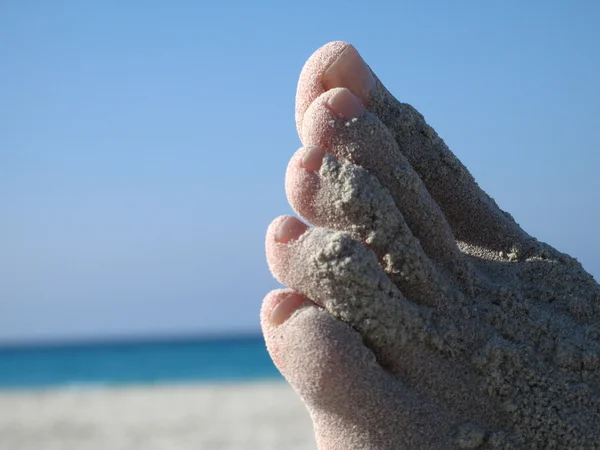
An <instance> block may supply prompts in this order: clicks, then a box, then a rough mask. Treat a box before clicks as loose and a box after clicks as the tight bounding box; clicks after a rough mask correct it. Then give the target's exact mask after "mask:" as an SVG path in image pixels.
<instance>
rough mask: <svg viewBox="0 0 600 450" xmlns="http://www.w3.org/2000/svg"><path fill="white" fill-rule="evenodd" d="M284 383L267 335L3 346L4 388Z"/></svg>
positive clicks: (0, 383)
mask: <svg viewBox="0 0 600 450" xmlns="http://www.w3.org/2000/svg"><path fill="white" fill-rule="evenodd" d="M261 379H282V378H281V375H280V374H279V372H278V371H277V369H276V368H275V366H274V365H273V363H272V361H271V359H270V357H269V355H268V353H267V350H266V348H265V343H264V340H263V338H262V336H243V337H241V336H236V337H218V338H215V337H211V338H193V339H190V338H188V339H170V340H166V339H165V340H136V341H111V342H87V343H66V344H48V345H12V346H3V347H2V346H0V389H3V390H5V389H10V390H12V389H32V388H33V389H38V388H41V389H46V388H62V387H71V388H78V387H91V386H94V387H104V386H114V385H131V384H164V383H169V384H171V383H195V382H206V383H220V382H241V381H253V380H261Z"/></svg>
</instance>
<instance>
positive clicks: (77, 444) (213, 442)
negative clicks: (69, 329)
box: [0, 381, 316, 450]
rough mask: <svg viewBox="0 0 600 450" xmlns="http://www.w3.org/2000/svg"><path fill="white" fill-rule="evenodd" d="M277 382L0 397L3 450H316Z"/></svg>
mask: <svg viewBox="0 0 600 450" xmlns="http://www.w3.org/2000/svg"><path fill="white" fill-rule="evenodd" d="M314 442H315V441H314V437H313V429H312V424H311V421H310V418H309V416H308V414H307V413H306V409H305V408H304V405H303V404H302V403H301V401H300V400H299V399H298V397H297V396H296V394H295V393H294V392H293V391H292V389H291V388H290V387H289V386H288V385H287V384H285V383H283V382H278V381H272V382H271V381H269V382H252V383H243V384H220V385H201V384H198V385H193V384H190V385H157V386H139V387H138V386H136V387H111V388H72V389H52V390H40V391H25V390H22V391H3V392H0V449H1V450H31V449H36V450H68V449H78V450H96V449H97V450H106V449H111V450H121V449H122V450H134V449H144V450H187V449H194V450H198V449H211V450H212V449H215V450H229V449H232V450H233V449H263V450H268V449H284V448H285V449H288V450H314V449H315V448H316V446H315V443H314Z"/></svg>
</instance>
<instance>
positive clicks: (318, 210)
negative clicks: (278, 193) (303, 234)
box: [286, 147, 443, 305]
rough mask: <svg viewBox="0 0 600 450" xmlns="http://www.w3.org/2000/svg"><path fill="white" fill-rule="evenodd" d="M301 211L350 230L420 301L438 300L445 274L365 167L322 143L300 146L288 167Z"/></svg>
mask: <svg viewBox="0 0 600 450" xmlns="http://www.w3.org/2000/svg"><path fill="white" fill-rule="evenodd" d="M286 192H287V196H288V200H289V202H290V204H291V205H292V207H293V208H294V209H295V211H296V212H297V213H298V214H299V215H300V216H301V217H302V218H303V219H305V220H306V221H308V222H310V223H312V224H313V225H316V226H318V227H322V228H328V229H332V230H337V231H346V232H348V233H350V235H351V236H352V237H353V238H354V239H356V240H358V241H360V242H361V243H363V244H364V245H365V246H367V247H368V248H370V249H372V250H373V251H374V252H375V254H376V255H377V258H378V260H379V263H380V265H381V266H382V268H383V270H384V271H385V273H386V274H387V275H388V276H389V277H390V279H391V280H392V281H393V282H394V284H395V285H396V286H397V287H398V288H399V289H400V290H401V291H402V293H403V294H404V295H405V296H406V297H407V298H410V299H411V300H412V301H415V302H417V303H423V304H428V305H434V304H436V303H437V302H438V301H440V300H441V297H442V295H443V294H442V291H443V288H442V285H443V282H442V279H441V277H440V276H439V274H438V273H437V270H436V268H435V266H434V265H433V263H432V262H431V260H430V259H429V258H428V257H427V255H426V254H425V252H424V251H423V249H422V248H421V245H420V243H419V241H418V239H416V238H415V237H414V236H413V235H412V233H411V231H410V229H409V227H408V225H407V223H406V222H405V220H404V218H403V217H402V214H401V213H400V211H399V210H398V208H397V207H396V205H395V203H394V200H393V199H392V197H391V196H390V194H389V192H388V191H387V190H386V189H385V188H384V187H383V186H382V185H381V184H380V183H379V181H378V180H377V178H376V177H375V176H373V175H372V174H371V173H369V172H368V171H367V170H365V169H364V168H362V167H360V166H357V165H355V164H352V163H349V162H342V163H340V162H338V161H337V160H336V159H335V158H334V157H333V156H331V155H330V154H328V153H325V151H324V150H323V149H321V148H320V147H309V148H307V149H300V150H298V152H296V154H295V155H294V156H293V157H292V159H291V161H290V163H289V165H288V169H287V173H286Z"/></svg>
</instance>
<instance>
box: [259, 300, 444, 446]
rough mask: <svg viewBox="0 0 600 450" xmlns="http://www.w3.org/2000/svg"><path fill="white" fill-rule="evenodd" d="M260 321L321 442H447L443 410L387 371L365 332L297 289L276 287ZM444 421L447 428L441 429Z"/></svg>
mask: <svg viewBox="0 0 600 450" xmlns="http://www.w3.org/2000/svg"><path fill="white" fill-rule="evenodd" d="M261 326H262V330H263V334H264V337H265V342H266V345H267V349H268V351H269V354H270V355H271V357H272V358H273V361H274V362H275V364H276V366H277V368H278V369H279V370H280V372H281V373H282V374H283V376H284V377H285V378H286V380H287V381H288V382H289V383H290V384H291V385H292V387H293V388H294V390H295V391H296V392H297V393H298V394H299V395H300V397H301V398H302V400H303V401H304V403H305V404H306V406H307V408H308V410H309V412H310V415H311V417H312V419H313V422H314V426H315V435H316V439H317V443H318V446H319V448H321V449H331V448H346V449H356V448H374V449H375V448H376V449H378V450H384V449H397V448H443V447H441V446H440V445H439V441H438V442H436V440H434V439H435V438H434V436H436V435H437V436H438V437H439V436H441V435H444V434H446V435H447V434H448V431H447V430H444V429H443V428H442V427H445V424H443V422H442V421H439V422H440V427H439V428H438V429H435V428H433V429H432V427H431V417H432V414H436V413H437V411H435V410H433V408H431V405H426V404H425V403H424V402H423V401H422V399H419V398H418V397H417V396H416V395H415V394H414V393H413V392H411V391H410V390H409V389H407V388H406V387H405V386H404V385H403V384H402V383H401V382H400V381H399V380H397V379H396V378H394V377H393V376H391V375H390V374H389V373H387V372H385V371H384V370H383V369H382V368H381V367H380V366H379V364H378V363H377V361H376V359H375V356H374V354H373V353H372V352H371V351H370V350H369V349H368V348H367V347H365V346H364V344H363V342H362V338H361V336H360V335H359V334H358V333H357V332H356V331H354V330H353V329H352V328H351V327H349V326H348V325H346V324H344V323H342V322H340V321H339V320H336V319H334V318H333V317H332V316H330V315H329V314H327V313H326V312H325V311H324V310H323V309H322V308H319V307H317V306H316V305H315V304H314V303H312V302H311V301H310V300H308V299H307V298H306V297H303V296H302V295H301V294H299V293H297V292H294V291H292V290H290V289H286V290H278V291H273V292H271V293H269V294H268V295H267V296H266V298H265V300H264V302H263V306H262V310H261ZM440 428H441V429H440Z"/></svg>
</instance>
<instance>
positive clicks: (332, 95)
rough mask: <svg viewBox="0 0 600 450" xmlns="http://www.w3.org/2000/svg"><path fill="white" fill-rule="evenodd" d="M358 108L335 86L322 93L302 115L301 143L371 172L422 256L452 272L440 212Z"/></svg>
mask: <svg viewBox="0 0 600 450" xmlns="http://www.w3.org/2000/svg"><path fill="white" fill-rule="evenodd" d="M357 105H358V106H357ZM358 107H360V108H362V107H361V106H360V102H359V101H358V99H357V98H356V97H355V96H354V94H352V93H351V92H350V91H349V90H348V89H345V88H335V89H332V90H330V91H328V92H326V93H324V94H322V95H321V96H320V97H318V98H317V99H316V100H315V101H313V103H312V104H311V105H310V107H309V108H308V109H307V111H306V113H305V116H304V122H303V128H302V141H303V143H304V145H305V146H307V147H309V146H319V147H321V148H324V149H326V150H327V152H328V153H330V154H331V155H332V156H334V157H335V158H336V159H338V160H339V161H342V162H351V163H353V164H356V165H358V166H361V167H363V168H365V169H366V170H368V171H369V172H370V173H372V174H373V175H374V176H375V177H376V178H377V179H378V180H379V182H380V183H381V185H382V186H383V187H384V188H385V189H387V190H388V191H389V194H390V195H391V198H392V199H393V201H394V203H395V205H396V207H397V208H398V210H399V211H400V212H401V213H402V215H403V217H404V219H405V220H406V223H407V224H408V226H409V227H410V230H411V232H412V234H413V235H414V236H415V237H416V238H417V239H419V241H420V243H421V246H422V247H423V249H424V250H425V252H426V253H427V255H428V256H429V257H430V258H432V259H433V260H435V261H438V262H440V263H442V265H443V266H444V267H445V268H446V269H448V270H451V271H454V270H455V269H456V268H457V267H459V265H457V261H459V260H460V259H461V255H460V252H459V251H458V248H457V246H456V242H455V240H454V236H453V235H452V231H451V229H450V227H449V225H448V223H447V222H446V219H445V217H444V215H443V213H442V211H441V210H440V208H439V207H438V205H437V204H436V203H435V201H433V199H432V198H431V196H430V195H429V192H428V191H427V188H426V187H425V185H424V184H423V182H422V181H421V179H420V178H419V176H418V174H417V173H416V172H415V171H414V170H413V168H412V167H411V165H410V164H409V163H408V161H407V160H406V158H405V157H404V155H403V154H402V152H400V150H399V148H398V145H397V144H396V142H395V140H394V138H393V136H392V135H391V134H390V132H389V130H388V129H387V127H386V126H385V125H384V124H383V123H382V122H381V121H380V120H379V119H378V118H377V116H375V115H373V114H372V113H370V112H368V111H366V110H364V109H362V110H361V111H359V110H358Z"/></svg>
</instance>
